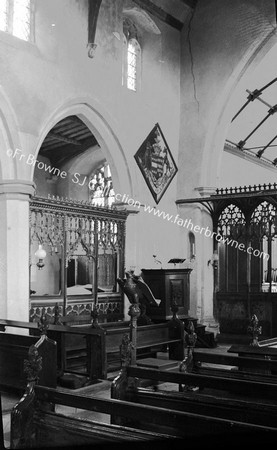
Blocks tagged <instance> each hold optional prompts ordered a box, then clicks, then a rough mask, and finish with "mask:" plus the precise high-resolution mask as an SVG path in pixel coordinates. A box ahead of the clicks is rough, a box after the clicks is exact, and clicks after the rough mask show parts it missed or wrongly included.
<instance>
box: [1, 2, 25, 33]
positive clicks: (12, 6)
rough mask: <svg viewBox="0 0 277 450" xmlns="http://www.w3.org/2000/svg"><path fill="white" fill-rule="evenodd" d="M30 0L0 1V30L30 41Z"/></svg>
mask: <svg viewBox="0 0 277 450" xmlns="http://www.w3.org/2000/svg"><path fill="white" fill-rule="evenodd" d="M32 3H33V2H32V0H0V30H1V31H5V32H6V33H10V34H12V35H13V36H16V37H18V38H19V39H23V40H24V41H32V40H33V38H32V32H33V13H32V6H33V4H32Z"/></svg>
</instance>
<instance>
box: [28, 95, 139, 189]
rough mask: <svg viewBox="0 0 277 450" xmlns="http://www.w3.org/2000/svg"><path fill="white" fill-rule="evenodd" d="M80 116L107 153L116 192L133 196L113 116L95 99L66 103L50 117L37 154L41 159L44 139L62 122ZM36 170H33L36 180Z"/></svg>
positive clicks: (80, 99) (41, 133) (37, 146)
mask: <svg viewBox="0 0 277 450" xmlns="http://www.w3.org/2000/svg"><path fill="white" fill-rule="evenodd" d="M71 115H76V116H77V117H78V118H79V119H81V120H82V121H83V122H84V123H85V125H86V126H87V127H88V129H89V130H90V131H91V133H92V134H93V135H94V136H95V138H96V140H97V142H98V143H99V145H100V147H101V150H102V151H103V154H104V156H105V158H106V160H107V161H108V163H109V165H110V168H111V171H112V176H113V183H114V188H115V191H116V192H121V193H125V192H126V193H130V194H131V195H132V192H133V189H132V181H131V180H132V178H131V174H130V170H129V167H128V162H127V159H126V156H125V153H124V150H123V145H122V144H121V142H120V139H119V137H118V136H119V134H120V133H119V132H118V130H117V127H116V125H115V123H114V121H113V119H112V118H111V116H110V115H109V114H108V113H107V111H105V110H104V109H103V107H102V106H101V105H100V104H98V103H97V102H95V101H94V100H92V99H88V98H87V97H86V98H78V99H73V100H69V101H68V102H66V103H63V105H61V106H60V107H58V108H57V109H56V111H55V112H54V113H53V114H52V115H51V117H50V118H48V120H47V121H46V122H45V123H44V125H43V126H42V127H41V130H40V133H39V135H40V138H39V141H38V142H37V145H36V148H35V151H34V154H35V157H36V158H37V155H38V153H39V150H40V147H41V145H42V142H43V140H44V139H45V137H46V135H47V134H48V133H49V131H50V130H51V129H52V128H53V127H54V125H56V124H57V123H58V122H59V121H60V120H62V119H64V118H66V117H68V116H71ZM33 176H34V167H32V179H33Z"/></svg>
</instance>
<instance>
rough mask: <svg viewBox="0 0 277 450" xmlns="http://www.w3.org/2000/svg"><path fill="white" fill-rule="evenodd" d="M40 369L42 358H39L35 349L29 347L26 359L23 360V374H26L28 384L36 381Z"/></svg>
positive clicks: (32, 346) (33, 346) (34, 347)
mask: <svg viewBox="0 0 277 450" xmlns="http://www.w3.org/2000/svg"><path fill="white" fill-rule="evenodd" d="M41 369H42V357H41V356H39V352H38V349H37V347H36V346H35V345H31V347H30V348H29V351H28V359H24V373H26V375H27V380H28V382H29V383H31V382H37V381H38V379H39V376H38V375H39V372H40V371H41Z"/></svg>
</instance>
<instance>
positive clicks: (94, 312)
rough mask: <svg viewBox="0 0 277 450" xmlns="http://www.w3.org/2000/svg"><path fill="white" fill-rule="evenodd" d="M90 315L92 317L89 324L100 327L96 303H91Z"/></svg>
mask: <svg viewBox="0 0 277 450" xmlns="http://www.w3.org/2000/svg"><path fill="white" fill-rule="evenodd" d="M90 316H91V318H92V323H91V326H92V327H93V328H100V325H99V323H98V317H99V311H98V308H97V305H95V304H94V305H93V308H92V309H91V313H90Z"/></svg>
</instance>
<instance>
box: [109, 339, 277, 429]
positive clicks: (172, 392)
mask: <svg viewBox="0 0 277 450" xmlns="http://www.w3.org/2000/svg"><path fill="white" fill-rule="evenodd" d="M124 345H125V350H123V352H122V354H123V355H124V357H123V358H122V365H123V367H122V370H121V372H120V374H119V376H118V377H117V378H116V379H115V380H114V381H113V383H112V387H111V397H112V398H117V399H122V400H128V401H133V402H136V403H139V404H147V405H152V406H157V407H159V406H163V407H166V408H168V409H170V410H179V411H186V412H188V413H193V414H196V413H199V411H201V414H203V415H206V416H208V417H212V418H214V419H215V418H219V417H220V418H224V419H226V420H230V421H236V422H240V423H243V424H245V423H248V424H251V425H253V426H254V427H255V426H257V430H258V429H259V427H265V428H267V427H269V428H272V430H273V429H274V433H277V420H276V413H277V384H276V383H272V382H270V378H268V380H267V381H266V382H265V381H261V380H259V381H257V380H249V379H243V378H230V377H226V376H216V375H214V374H213V375H211V374H209V375H207V374H199V373H193V372H190V373H189V372H181V371H180V370H179V371H178V369H177V370H176V369H169V370H167V371H165V370H157V369H150V368H143V367H138V366H137V365H132V364H130V362H131V356H130V350H129V347H128V346H127V344H124ZM142 380H152V384H153V383H154V382H155V385H154V387H153V388H150V389H149V388H148V389H145V388H143V387H141V386H142V384H143V383H142ZM160 383H169V385H168V386H167V389H166V390H165V389H164V390H162V385H161V384H160ZM178 386H179V392H178V389H177V387H178ZM180 387H182V389H180ZM116 423H118V422H116ZM119 423H121V424H124V420H123V421H121V422H119Z"/></svg>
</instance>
